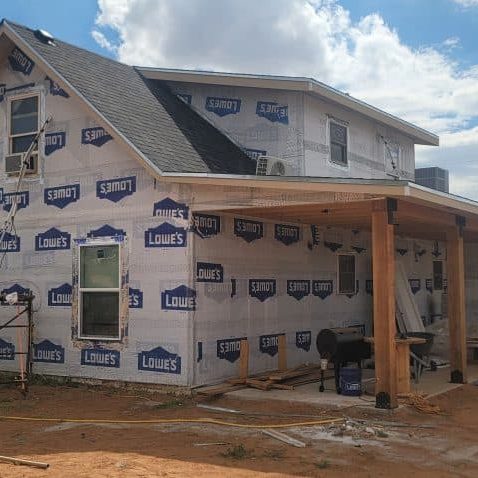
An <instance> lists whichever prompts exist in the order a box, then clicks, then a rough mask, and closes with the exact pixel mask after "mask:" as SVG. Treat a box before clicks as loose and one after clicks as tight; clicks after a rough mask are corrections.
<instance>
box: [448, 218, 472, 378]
mask: <svg viewBox="0 0 478 478" xmlns="http://www.w3.org/2000/svg"><path fill="white" fill-rule="evenodd" d="M447 275H448V289H447V293H448V323H449V329H450V374H451V377H450V379H451V382H452V383H466V380H467V370H466V313H465V263H464V252H463V236H462V234H461V233H460V228H459V227H458V226H456V227H454V228H451V229H449V230H448V231H447Z"/></svg>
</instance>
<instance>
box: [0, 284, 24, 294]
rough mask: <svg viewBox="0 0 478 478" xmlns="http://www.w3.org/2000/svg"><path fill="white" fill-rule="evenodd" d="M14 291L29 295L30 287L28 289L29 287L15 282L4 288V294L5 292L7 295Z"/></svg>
mask: <svg viewBox="0 0 478 478" xmlns="http://www.w3.org/2000/svg"><path fill="white" fill-rule="evenodd" d="M14 292H16V293H17V294H18V295H29V294H30V289H28V288H27V287H23V286H21V285H20V284H13V285H12V286H11V287H9V288H8V289H3V290H2V294H5V295H8V294H13V293H14Z"/></svg>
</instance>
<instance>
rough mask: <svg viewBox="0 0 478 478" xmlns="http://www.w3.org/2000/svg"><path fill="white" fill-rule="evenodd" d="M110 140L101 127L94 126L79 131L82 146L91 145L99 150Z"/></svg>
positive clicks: (109, 136) (110, 137)
mask: <svg viewBox="0 0 478 478" xmlns="http://www.w3.org/2000/svg"><path fill="white" fill-rule="evenodd" d="M112 139H113V137H112V136H111V135H110V134H108V133H107V132H106V131H105V129H104V128H102V127H101V126H96V127H94V128H85V129H82V130H81V143H82V144H92V145H93V146H96V147H98V148H100V147H101V146H103V145H104V144H106V143H107V142H108V141H111V140H112Z"/></svg>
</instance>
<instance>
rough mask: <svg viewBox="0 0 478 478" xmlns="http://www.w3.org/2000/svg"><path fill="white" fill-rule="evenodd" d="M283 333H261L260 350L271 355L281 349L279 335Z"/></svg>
mask: <svg viewBox="0 0 478 478" xmlns="http://www.w3.org/2000/svg"><path fill="white" fill-rule="evenodd" d="M281 335H283V334H274V335H261V336H260V337H259V350H260V351H261V352H262V353H263V354H268V355H270V356H271V357H274V355H276V354H277V352H278V351H279V337H280V336H281Z"/></svg>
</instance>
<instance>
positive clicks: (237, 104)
mask: <svg viewBox="0 0 478 478" xmlns="http://www.w3.org/2000/svg"><path fill="white" fill-rule="evenodd" d="M206 110H207V111H211V112H212V113H215V114H217V115H218V116H221V117H222V116H227V115H231V114H237V113H239V111H241V100H238V99H235V98H217V97H215V96H208V97H207V98H206Z"/></svg>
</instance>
